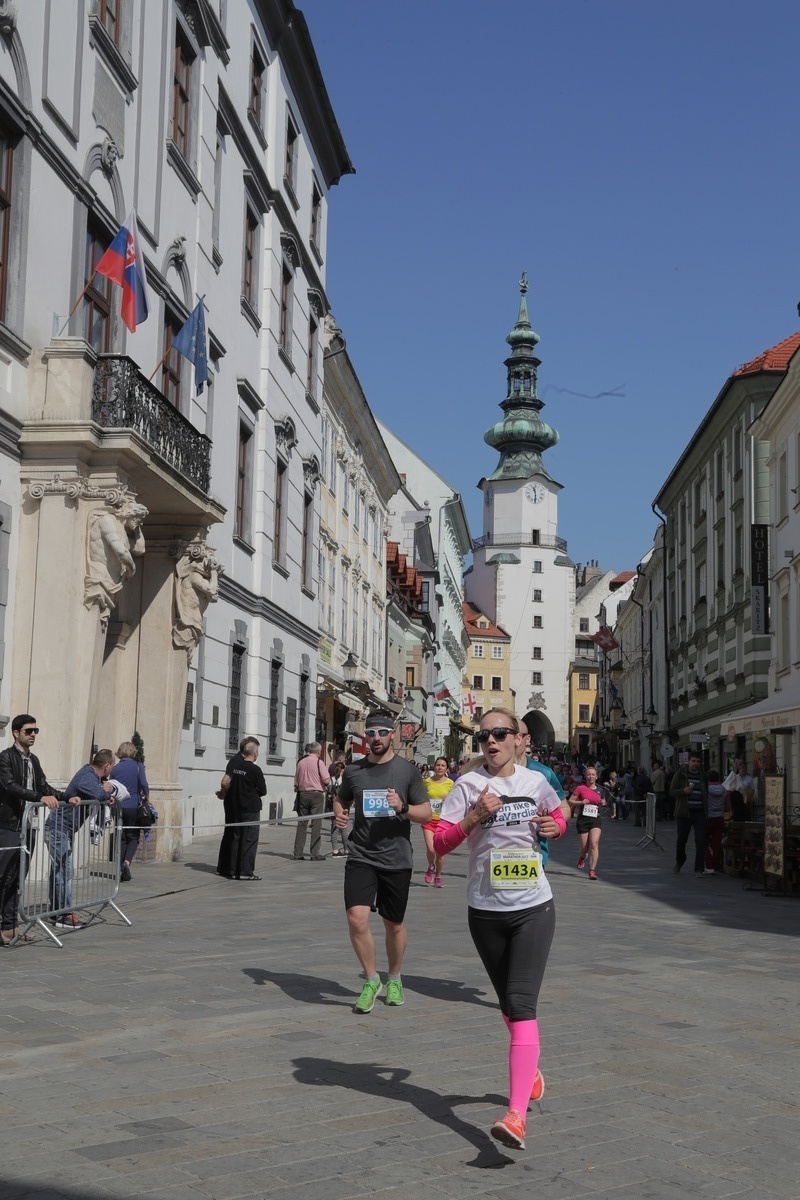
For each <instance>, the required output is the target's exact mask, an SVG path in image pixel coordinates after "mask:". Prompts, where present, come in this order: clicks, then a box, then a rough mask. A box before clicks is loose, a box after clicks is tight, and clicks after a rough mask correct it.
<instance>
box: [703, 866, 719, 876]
mask: <svg viewBox="0 0 800 1200" xmlns="http://www.w3.org/2000/svg"><path fill="white" fill-rule="evenodd" d="M716 873H717V872H716V871H715V870H714V868H713V867H704V868H703V874H704V875H716Z"/></svg>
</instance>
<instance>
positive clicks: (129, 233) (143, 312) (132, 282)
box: [95, 208, 149, 333]
mask: <svg viewBox="0 0 800 1200" xmlns="http://www.w3.org/2000/svg"><path fill="white" fill-rule="evenodd" d="M95 270H96V271H97V272H98V273H99V274H100V275H105V276H106V277H107V278H108V279H110V280H111V281H112V283H116V284H117V286H118V287H121V288H122V319H123V321H124V322H125V324H126V325H127V326H128V329H130V331H131V333H135V332H136V326H137V325H141V324H142V322H143V321H146V320H147V314H148V312H149V305H148V303H147V284H146V282H145V272H144V258H143V257H142V248H141V246H140V245H139V230H138V227H137V225H136V209H135V208H132V209H131V211H130V213H129V214H128V216H127V217H126V219H125V221H124V223H123V224H122V225H120V227H119V229H118V230H117V232H116V234H115V236H114V240H113V242H112V243H111V245H110V246H109V247H108V249H107V250H106V252H105V254H104V255H103V257H102V258H101V259H100V262H99V263H98V264H97V267H96V268H95Z"/></svg>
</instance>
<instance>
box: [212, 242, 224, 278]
mask: <svg viewBox="0 0 800 1200" xmlns="http://www.w3.org/2000/svg"><path fill="white" fill-rule="evenodd" d="M211 265H212V267H213V268H214V270H215V271H216V273H217V275H219V271H220V267H221V266H222V255H221V254H220V252H219V246H212V247H211Z"/></svg>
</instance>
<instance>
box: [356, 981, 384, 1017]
mask: <svg viewBox="0 0 800 1200" xmlns="http://www.w3.org/2000/svg"><path fill="white" fill-rule="evenodd" d="M382 991H383V984H382V983H381V981H380V979H368V980H367V982H366V983H365V984H364V986H363V988H362V989H361V995H360V996H359V997H358V999H357V1000H356V1002H355V1004H354V1005H353V1012H354V1013H368V1012H372V1010H373V1008H374V1007H375V1001H376V1000H377V999H378V996H380V994H381V992H382Z"/></svg>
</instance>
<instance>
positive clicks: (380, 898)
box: [344, 858, 411, 925]
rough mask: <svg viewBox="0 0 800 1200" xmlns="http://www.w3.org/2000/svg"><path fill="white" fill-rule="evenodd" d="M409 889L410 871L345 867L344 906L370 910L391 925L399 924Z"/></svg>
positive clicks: (355, 865)
mask: <svg viewBox="0 0 800 1200" xmlns="http://www.w3.org/2000/svg"><path fill="white" fill-rule="evenodd" d="M410 887H411V872H410V871H381V870H380V869H379V868H378V867H373V866H372V864H371V863H365V862H353V860H352V858H351V859H350V860H349V861H348V862H347V863H346V864H345V868H344V906H345V908H356V907H359V906H361V905H363V906H365V907H367V908H372V907H373V906H374V905H376V904H377V908H378V912H379V913H380V915H381V916H382V917H383V918H384V920H386V921H391V922H392V923H393V924H394V925H400V924H402V921H403V917H404V916H405V915H406V905H407V904H408V891H409V888H410Z"/></svg>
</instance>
